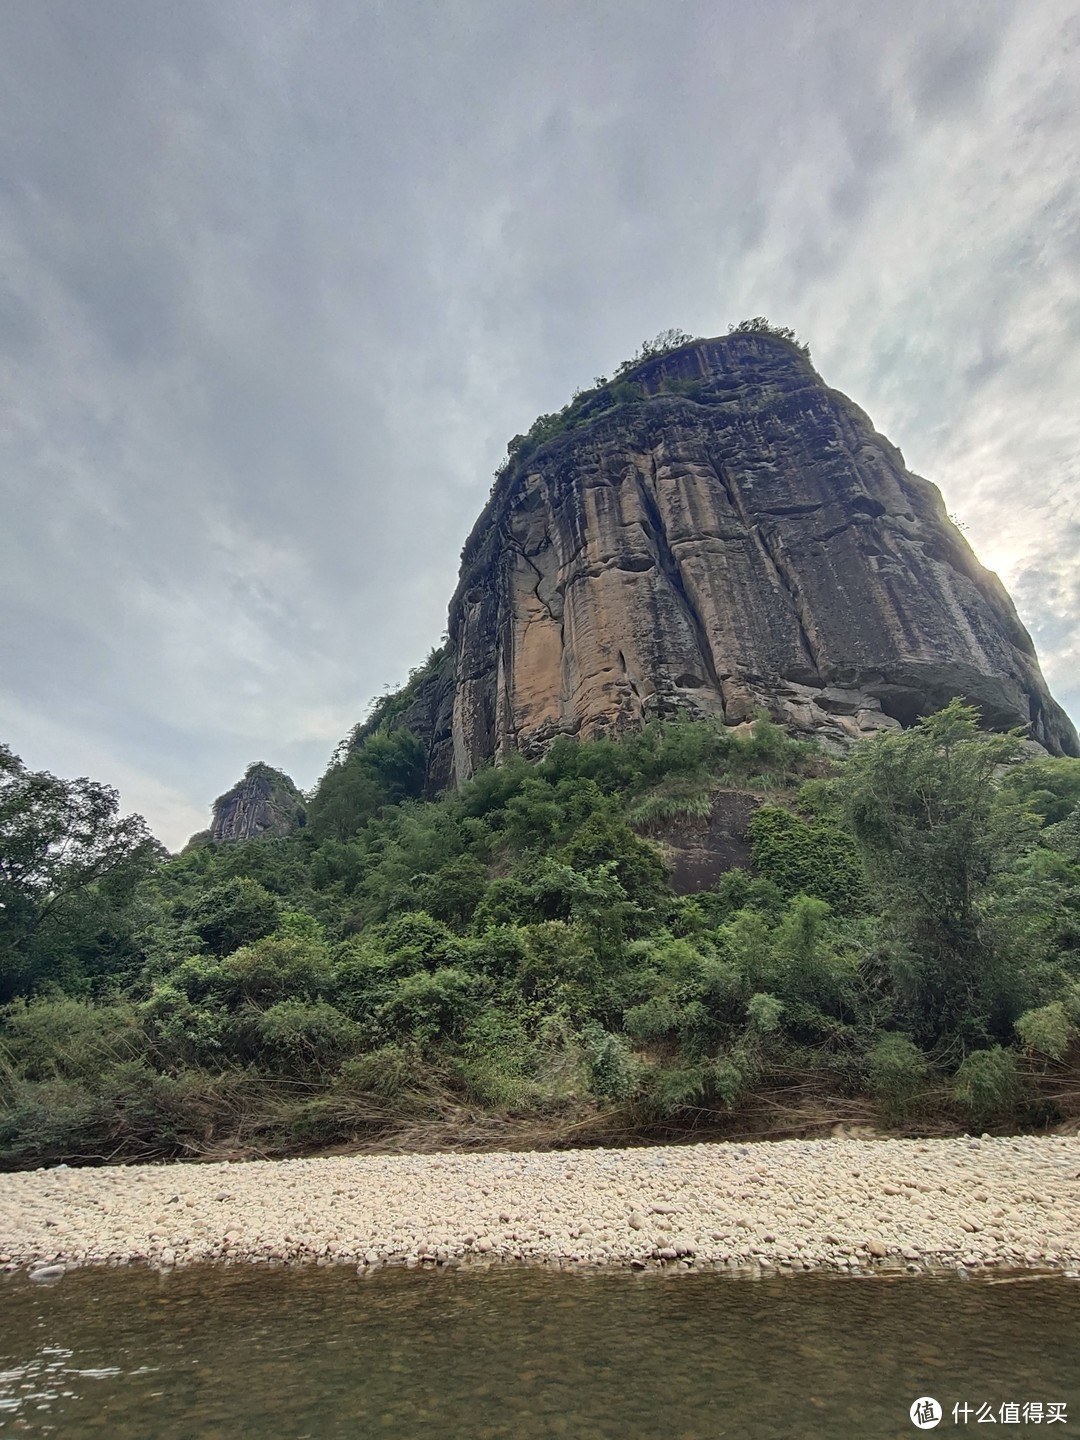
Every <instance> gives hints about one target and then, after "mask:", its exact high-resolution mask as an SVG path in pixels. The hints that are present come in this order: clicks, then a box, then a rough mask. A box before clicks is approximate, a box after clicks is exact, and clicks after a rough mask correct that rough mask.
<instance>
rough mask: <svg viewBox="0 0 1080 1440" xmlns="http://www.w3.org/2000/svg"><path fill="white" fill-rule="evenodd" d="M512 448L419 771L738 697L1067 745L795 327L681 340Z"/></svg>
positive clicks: (803, 710) (423, 708)
mask: <svg viewBox="0 0 1080 1440" xmlns="http://www.w3.org/2000/svg"><path fill="white" fill-rule="evenodd" d="M561 423H562V424H563V425H564V427H565V428H564V430H563V433H561V434H557V435H555V437H554V438H552V439H550V440H548V441H547V443H544V444H542V445H540V447H539V448H537V449H536V450H535V451H534V452H533V453H531V454H529V455H528V456H527V458H520V457H519V458H517V459H516V460H514V461H513V462H512V463H511V464H510V465H509V466H508V468H507V469H506V470H505V471H504V473H503V474H502V475H501V476H500V477H499V480H498V481H497V483H496V486H495V488H494V491H493V493H492V497H491V500H490V502H489V503H488V505H487V506H486V507H485V509H484V511H483V513H482V515H481V516H480V519H479V520H478V521H477V524H476V526H475V528H474V530H473V532H472V534H471V535H470V537H469V539H468V541H467V542H466V545H465V550H464V553H463V557H462V566H461V579H460V583H459V585H458V588H457V592H456V593H455V595H454V598H453V600H452V602H451V606H450V625H449V634H450V651H449V655H448V657H447V659H446V662H445V663H444V664H443V665H442V666H441V667H440V668H439V669H437V670H436V671H434V672H433V673H432V675H431V676H430V677H428V678H427V679H426V680H425V682H424V684H423V685H421V686H420V687H419V689H418V693H417V695H416V696H415V698H414V700H413V704H412V713H411V714H409V716H408V718H407V719H405V717H401V719H400V720H399V723H408V724H410V726H411V727H414V728H416V730H417V731H418V733H420V734H422V735H423V736H425V738H426V740H427V743H428V748H429V774H430V777H431V781H432V784H431V787H430V788H431V789H432V790H436V789H441V788H443V786H445V785H446V784H448V783H453V782H456V781H460V780H462V779H465V778H467V777H468V776H470V775H471V774H473V773H474V772H475V771H476V769H477V768H479V767H480V766H481V765H483V764H484V763H485V762H487V761H488V760H491V759H492V758H498V757H500V756H504V755H505V754H507V753H508V752H510V751H512V750H515V749H516V750H519V751H522V752H523V753H525V754H527V755H536V754H538V753H540V752H541V751H542V749H543V747H544V745H545V743H546V742H547V741H548V740H550V738H551V737H552V736H554V735H556V734H559V733H569V734H575V735H583V736H596V735H600V734H604V733H612V732H618V731H620V730H622V729H625V728H626V727H628V726H634V725H636V724H639V723H640V722H641V721H643V720H644V719H647V718H649V717H650V716H657V715H669V714H674V713H676V712H677V711H682V712H686V711H689V712H691V713H694V714H698V715H705V716H715V717H717V718H719V719H722V720H724V721H725V722H727V723H729V724H734V723H738V722H740V721H744V720H746V719H748V718H750V717H751V716H752V715H753V714H754V712H755V710H757V709H758V708H763V709H765V710H767V711H768V712H769V713H770V714H772V715H773V717H774V718H775V719H777V720H779V721H780V722H781V723H783V724H784V725H786V726H787V727H788V728H790V729H792V730H795V731H797V732H802V733H806V734H813V735H817V736H818V737H819V738H821V739H823V740H825V741H826V742H829V741H830V740H831V741H833V742H837V743H842V742H844V741H845V740H847V739H850V738H853V737H859V736H862V735H868V734H872V733H874V732H875V731H876V730H879V729H882V728H890V727H896V726H900V725H908V724H911V723H912V722H913V721H914V720H915V719H916V718H917V717H918V716H919V715H920V714H924V713H927V712H929V711H931V710H933V709H936V708H938V707H940V706H941V705H942V704H944V703H945V702H946V701H948V700H949V699H950V698H951V697H953V696H955V695H962V696H965V697H966V698H967V699H968V700H970V701H971V702H973V703H974V704H976V705H978V706H979V707H980V709H981V711H982V715H983V718H984V721H985V723H986V724H987V725H988V726H991V727H993V728H1005V727H1011V726H1016V725H1021V726H1025V727H1027V730H1028V733H1029V734H1030V736H1031V737H1032V738H1033V739H1035V740H1037V741H1039V742H1040V743H1041V744H1042V745H1044V746H1045V747H1046V748H1047V749H1048V750H1050V751H1052V752H1053V753H1055V754H1062V753H1064V754H1069V755H1076V754H1080V742H1078V740H1077V735H1076V731H1075V729H1074V728H1073V726H1072V724H1071V722H1070V721H1069V719H1068V717H1067V716H1066V715H1065V713H1064V712H1063V711H1062V710H1061V708H1060V707H1059V706H1058V705H1057V704H1056V702H1055V701H1054V700H1053V698H1052V697H1051V696H1050V694H1049V692H1048V690H1047V687H1046V684H1045V681H1044V680H1043V678H1042V674H1041V672H1040V670H1039V664H1038V660H1037V658H1036V655H1035V650H1034V647H1033V645H1032V642H1031V639H1030V636H1029V635H1028V633H1027V631H1026V630H1025V629H1024V626H1023V625H1022V624H1021V622H1020V620H1019V618H1018V616H1017V614H1016V610H1015V608H1014V607H1013V604H1012V601H1011V600H1010V599H1009V596H1008V594H1007V593H1006V591H1005V589H1004V587H1003V586H1002V584H1001V583H1000V581H999V580H998V579H997V577H996V576H995V575H993V574H991V573H990V572H989V571H988V570H985V569H984V568H983V567H982V566H981V565H980V564H979V562H978V560H977V559H976V558H975V556H974V554H973V552H972V550H971V548H970V546H969V545H968V544H967V542H966V541H965V539H964V538H963V536H962V535H961V534H960V532H959V531H958V529H957V528H956V526H955V525H954V524H953V523H952V522H951V521H950V520H949V517H948V515H947V514H946V511H945V507H944V504H943V502H942V499H941V496H940V494H939V493H938V490H937V489H936V487H935V486H934V485H932V484H930V483H929V482H928V481H926V480H923V479H921V478H920V477H919V476H917V475H913V474H912V473H911V472H910V471H909V470H907V469H906V467H905V465H904V461H903V457H902V455H901V454H900V452H899V450H897V449H896V447H895V446H894V445H892V444H890V443H889V441H888V440H886V439H885V438H884V437H883V436H881V435H879V434H877V433H876V432H875V430H874V428H873V426H872V425H871V423H870V421H869V419H868V418H867V416H866V415H865V414H864V413H863V411H862V410H860V409H859V408H858V406H856V405H855V404H853V403H852V401H850V400H848V399H847V398H846V397H845V396H843V395H841V394H839V393H838V392H837V391H834V390H830V389H828V388H827V387H826V385H825V384H824V383H823V382H822V380H821V378H820V376H819V375H818V374H817V372H816V371H815V370H814V368H813V366H812V365H811V363H810V361H809V359H808V358H807V357H806V356H805V355H804V354H803V353H801V351H800V350H799V349H798V348H797V347H796V346H794V345H792V344H790V343H789V342H786V341H784V340H782V339H778V338H774V337H772V336H769V335H761V334H736V335H729V336H727V337H726V338H722V339H716V340H702V341H697V342H694V343H693V344H690V345H686V346H683V347H682V348H681V349H679V350H676V351H673V352H671V353H669V354H667V355H665V356H662V357H660V358H656V359H651V360H648V361H645V362H643V363H642V364H640V365H638V366H636V367H635V368H633V369H632V370H630V371H629V372H628V373H627V374H626V375H625V376H624V377H622V379H621V380H620V382H619V383H618V384H617V385H614V386H606V387H605V388H604V389H602V390H600V391H598V392H596V393H594V394H593V395H591V396H590V397H588V398H587V399H586V400H585V401H584V402H583V403H580V404H578V405H577V406H576V407H575V409H574V411H573V412H572V413H571V415H570V416H569V417H564V420H563V421H562V422H561Z"/></svg>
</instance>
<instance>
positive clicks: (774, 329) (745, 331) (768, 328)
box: [728, 315, 810, 360]
mask: <svg viewBox="0 0 1080 1440" xmlns="http://www.w3.org/2000/svg"><path fill="white" fill-rule="evenodd" d="M728 334H729V335H772V336H773V337H774V338H775V339H777V340H787V341H788V343H789V344H791V345H794V347H795V349H796V350H798V352H799V354H800V355H805V356H806V358H807V360H809V359H810V347H809V345H806V344H804V343H803V342H802V341H801V340H800V339H799V337H798V336H797V335H796V334H795V331H794V330H791V329H789V328H788V326H786V325H770V324H769V322H768V320H766V319H765V316H764V315H755V316H754V318H753V319H752V320H740V321H739V323H738V324H737V325H729V326H728Z"/></svg>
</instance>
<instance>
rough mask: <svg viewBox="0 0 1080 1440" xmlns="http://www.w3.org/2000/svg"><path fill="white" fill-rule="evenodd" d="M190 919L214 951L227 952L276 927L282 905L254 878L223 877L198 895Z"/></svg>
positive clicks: (222, 953) (217, 953)
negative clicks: (219, 881)
mask: <svg viewBox="0 0 1080 1440" xmlns="http://www.w3.org/2000/svg"><path fill="white" fill-rule="evenodd" d="M189 919H190V923H191V925H192V926H193V927H194V929H195V931H196V932H197V933H198V934H199V935H200V936H201V938H202V939H203V941H204V942H205V943H206V945H207V946H208V947H209V949H210V950H212V951H213V952H214V954H215V955H228V954H229V952H230V951H232V950H235V949H236V948H237V947H238V946H240V945H248V944H250V943H251V942H252V941H254V940H261V939H262V937H263V936H264V935H269V934H270V932H271V931H272V930H274V929H276V928H277V924H278V921H279V920H280V919H281V905H280V903H279V902H278V900H277V899H276V898H275V897H274V896H273V895H271V894H270V892H269V890H267V889H265V888H264V887H263V886H262V885H260V884H259V882H258V881H257V880H249V879H246V878H240V879H233V880H226V881H224V882H223V883H222V884H220V885H212V886H211V887H210V889H209V890H207V891H206V892H205V894H203V895H201V896H199V898H198V899H197V900H196V902H195V904H194V905H193V906H192V908H191V913H190V917H189Z"/></svg>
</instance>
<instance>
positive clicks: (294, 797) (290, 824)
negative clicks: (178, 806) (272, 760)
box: [207, 762, 307, 842]
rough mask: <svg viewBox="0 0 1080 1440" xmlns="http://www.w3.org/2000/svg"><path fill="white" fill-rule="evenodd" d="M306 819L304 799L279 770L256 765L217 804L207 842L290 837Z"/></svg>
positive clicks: (215, 804) (249, 767) (260, 764)
mask: <svg viewBox="0 0 1080 1440" xmlns="http://www.w3.org/2000/svg"><path fill="white" fill-rule="evenodd" d="M306 819H307V811H306V809H305V807H304V797H303V796H302V795H301V794H300V791H299V790H298V789H297V788H296V786H295V785H294V784H293V782H292V781H291V780H290V779H289V777H288V775H285V774H283V773H282V771H280V770H275V769H273V768H272V767H271V766H270V765H264V764H262V763H261V762H256V764H254V765H249V766H248V768H247V771H246V772H245V774H244V778H243V779H242V780H241V781H239V782H238V783H237V784H236V785H234V786H233V788H232V789H231V790H229V791H228V792H227V793H226V794H225V795H222V796H220V797H219V798H218V799H217V800H215V801H214V818H213V821H212V822H211V825H210V830H209V832H208V833H207V839H209V840H213V841H219V842H220V841H223V840H256V839H268V838H270V837H272V836H275V835H290V834H292V832H293V831H294V830H299V829H300V828H301V826H303V825H304V823H305V821H306Z"/></svg>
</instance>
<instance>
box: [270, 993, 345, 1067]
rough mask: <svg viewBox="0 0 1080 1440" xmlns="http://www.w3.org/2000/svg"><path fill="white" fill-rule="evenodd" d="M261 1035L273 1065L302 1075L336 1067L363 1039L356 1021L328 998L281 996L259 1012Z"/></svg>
mask: <svg viewBox="0 0 1080 1440" xmlns="http://www.w3.org/2000/svg"><path fill="white" fill-rule="evenodd" d="M258 1036H259V1043H260V1047H261V1051H262V1054H263V1055H264V1056H265V1058H266V1060H267V1062H268V1063H269V1064H270V1065H271V1066H273V1067H274V1068H277V1069H281V1070H283V1071H285V1072H286V1073H290V1074H299V1075H306V1074H310V1073H311V1072H312V1071H314V1072H319V1071H321V1070H324V1069H326V1068H328V1067H333V1068H336V1067H337V1065H338V1064H339V1063H340V1061H341V1060H342V1059H344V1058H345V1057H346V1056H348V1055H349V1054H351V1053H352V1052H353V1051H354V1050H357V1049H359V1048H360V1041H361V1033H360V1030H359V1027H358V1026H357V1025H356V1023H355V1022H354V1021H352V1020H350V1019H349V1018H348V1017H347V1016H345V1015H343V1014H342V1013H341V1011H340V1010H337V1009H335V1008H334V1006H333V1005H331V1004H329V1003H328V1002H327V1001H326V1000H279V1001H278V1002H277V1004H276V1005H271V1007H270V1008H269V1010H264V1011H263V1013H262V1014H261V1015H260V1016H259V1020H258Z"/></svg>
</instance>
